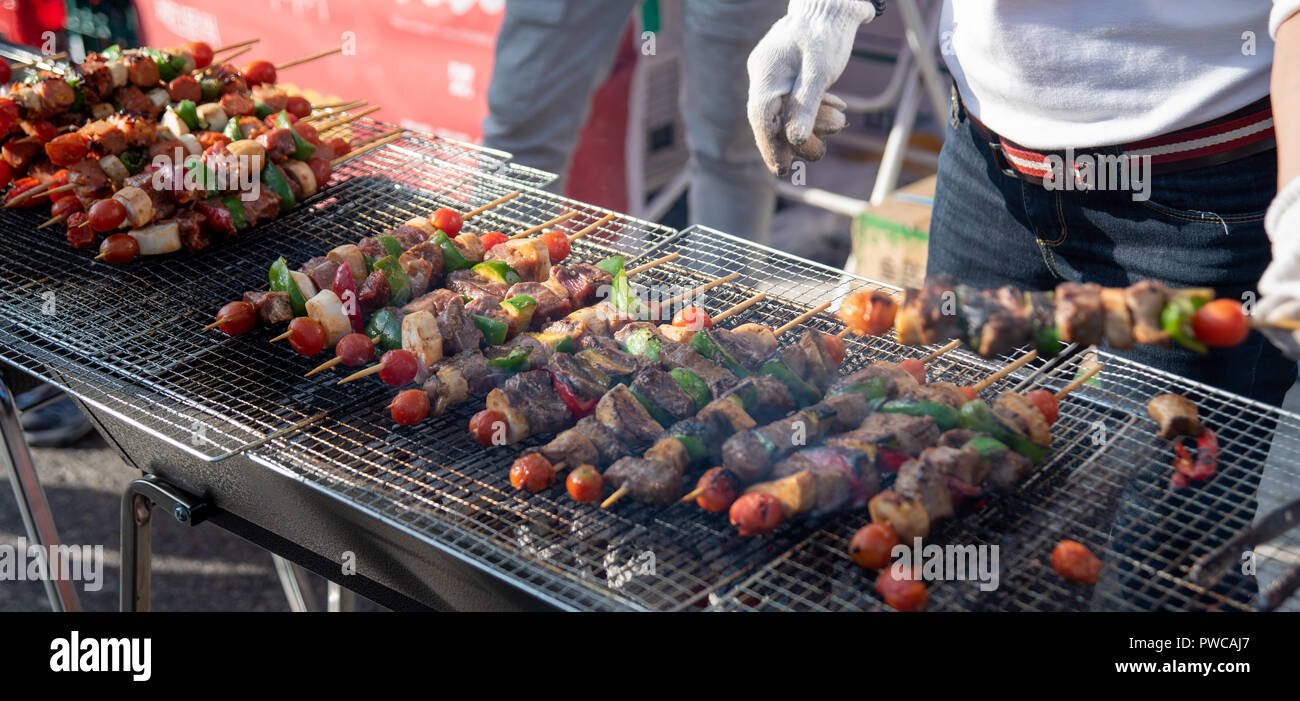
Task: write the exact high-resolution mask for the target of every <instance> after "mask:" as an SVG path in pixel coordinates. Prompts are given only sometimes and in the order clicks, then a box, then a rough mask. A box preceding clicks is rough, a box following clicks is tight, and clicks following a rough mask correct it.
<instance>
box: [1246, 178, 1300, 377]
mask: <svg viewBox="0 0 1300 701" xmlns="http://www.w3.org/2000/svg"><path fill="white" fill-rule="evenodd" d="M1264 229H1265V230H1266V231H1268V237H1269V240H1271V241H1272V242H1273V262H1272V263H1270V264H1269V266H1268V269H1267V270H1265V271H1264V276H1263V277H1261V278H1260V279H1259V295H1260V296H1259V305H1258V306H1257V307H1256V308H1255V313H1254V315H1253V316H1254V317H1255V318H1256V319H1259V320H1261V321H1263V322H1264V323H1265V324H1269V323H1273V324H1277V323H1287V322H1291V323H1295V322H1297V321H1300V178H1296V179H1294V180H1292V181H1291V183H1290V184H1288V185H1287V186H1286V187H1285V188H1283V189H1282V191H1281V192H1280V193H1278V195H1277V197H1276V198H1274V200H1273V204H1272V205H1271V206H1270V207H1269V208H1268V215H1267V216H1265V217H1264ZM1261 330H1262V331H1263V332H1264V335H1266V336H1268V339H1269V340H1270V341H1272V342H1273V345H1275V346H1277V347H1278V348H1280V349H1282V352H1283V353H1285V354H1286V355H1287V356H1288V357H1290V358H1292V359H1293V360H1300V331H1292V330H1289V329H1284V328H1270V327H1267V326H1266V327H1264V328H1263V329H1261Z"/></svg>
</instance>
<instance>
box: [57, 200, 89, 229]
mask: <svg viewBox="0 0 1300 701" xmlns="http://www.w3.org/2000/svg"><path fill="white" fill-rule="evenodd" d="M80 211H82V209H81V200H79V199H77V198H75V197H64V198H63V199H61V200H58V201H56V202H55V203H54V206H53V207H50V216H51V217H58V218H60V219H64V220H66V219H67V218H68V215H69V214H72V213H73V212H80ZM90 225H91V228H94V226H95V222H94V221H92V222H90Z"/></svg>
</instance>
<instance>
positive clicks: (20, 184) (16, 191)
mask: <svg viewBox="0 0 1300 701" xmlns="http://www.w3.org/2000/svg"><path fill="white" fill-rule="evenodd" d="M42 184H43V183H42V182H41V181H39V180H37V179H36V178H33V177H26V178H19V179H17V180H15V181H14V186H13V187H11V188H9V192H6V193H5V202H6V203H9V202H13V201H15V200H17V199H18V198H19V197H20V196H21V195H22V194H23V193H24V192H27V191H28V190H31V189H33V188H37V187H40V186H41V185H42ZM47 201H49V198H48V197H46V196H45V195H32V196H31V197H27V198H24V199H23V200H22V201H21V202H19V203H18V204H16V205H14V206H15V207H34V206H36V205H37V204H42V203H44V202H47Z"/></svg>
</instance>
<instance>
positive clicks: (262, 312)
mask: <svg viewBox="0 0 1300 701" xmlns="http://www.w3.org/2000/svg"><path fill="white" fill-rule="evenodd" d="M244 301H245V302H248V303H249V304H251V305H253V310H254V311H256V312H257V316H258V317H260V318H261V319H262V323H265V324H278V323H280V322H282V321H289V320H290V319H292V318H293V305H292V304H290V303H289V293H287V292H245V293H244Z"/></svg>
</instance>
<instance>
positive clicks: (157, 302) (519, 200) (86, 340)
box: [0, 122, 676, 460]
mask: <svg viewBox="0 0 1300 701" xmlns="http://www.w3.org/2000/svg"><path fill="white" fill-rule="evenodd" d="M349 126H350V127H352V128H353V130H354V136H355V137H357V138H360V139H366V138H371V137H373V136H374V135H375V134H378V133H380V132H382V131H384V127H383V126H382V125H379V124H377V123H361V122H354V123H353V124H352V125H349ZM457 154H460V155H457ZM444 157H446V158H450V160H445V159H444ZM467 164H468V165H467ZM481 168H488V169H489V170H490V171H491V172H485V171H484V170H482V169H481ZM499 169H500V163H498V162H497V161H496V160H495V159H487V160H484V158H483V157H482V156H481V154H480V153H479V152H478V151H477V150H476V149H474V148H471V147H467V148H465V149H460V150H457V149H456V148H455V147H454V146H452V145H449V142H447V140H445V139H437V138H434V137H428V136H424V135H418V134H407V135H406V136H404V137H403V138H401V139H399V140H397V141H394V142H392V143H390V144H388V145H386V146H384V147H382V148H380V149H376V150H374V151H370V152H368V153H364V154H362V155H360V156H357V157H356V158H354V159H352V160H349V161H347V162H345V163H343V164H340V166H339V167H338V168H336V169H335V174H336V175H335V179H333V180H332V181H331V185H330V186H329V187H328V188H326V189H324V190H322V191H321V192H320V193H318V194H316V195H315V196H313V197H312V198H310V199H308V200H306V201H305V202H304V203H303V204H302V205H301V206H300V207H299V208H298V209H297V210H295V211H293V212H290V213H289V214H288V215H286V216H284V217H281V218H279V219H277V220H275V221H273V222H270V223H268V224H266V225H264V226H260V227H257V228H255V229H252V230H250V231H248V232H245V233H243V234H241V236H240V237H239V238H238V239H236V240H233V241H228V242H223V243H220V244H216V245H214V246H212V247H210V248H208V249H205V250H203V251H201V252H199V253H197V254H186V253H178V254H174V255H171V256H166V257H161V258H142V259H139V260H138V261H136V262H133V263H131V264H128V265H124V266H111V265H107V264H103V263H95V262H92V260H91V258H93V256H94V253H93V252H92V251H76V250H73V249H71V248H69V247H68V245H67V243H66V242H65V241H63V240H62V238H63V236H62V233H61V232H60V231H59V229H57V228H52V229H45V230H39V231H38V230H36V229H35V226H36V225H37V224H38V223H40V222H41V221H42V220H43V219H44V217H43V216H41V215H40V214H38V213H37V212H36V211H9V212H7V213H6V217H5V218H4V219H3V221H0V231H2V233H3V235H0V256H2V257H3V260H4V262H3V263H2V264H0V270H3V279H4V282H5V284H4V285H3V286H0V314H3V323H2V324H0V358H3V359H5V360H7V361H9V362H10V363H12V364H14V365H17V366H19V367H23V368H26V369H28V370H29V371H31V372H33V373H34V374H37V375H40V376H43V377H46V378H48V379H50V380H51V381H53V382H54V383H55V384H57V385H60V386H62V387H64V388H65V389H68V390H71V391H73V392H75V393H77V394H78V395H79V396H83V397H85V399H86V401H88V402H89V403H91V404H92V405H94V406H97V407H99V408H100V409H102V410H105V411H109V412H111V413H113V414H114V415H116V416H119V417H120V418H122V419H124V420H126V421H128V422H130V423H132V424H134V425H136V426H138V427H140V428H142V429H145V430H147V431H149V432H151V433H154V434H156V435H158V436H160V437H162V438H163V439H165V440H167V441H169V442H170V443H172V444H173V445H175V446H177V447H179V448H181V449H184V450H186V451H188V452H190V453H191V454H193V455H195V456H197V457H199V458H202V459H205V460H212V459H218V458H221V457H223V456H226V455H228V454H230V453H231V452H232V451H238V450H239V449H240V448H242V447H244V446H246V445H248V444H250V443H254V442H256V441H259V440H262V439H264V438H265V437H266V436H268V435H275V433H276V432H278V431H285V430H291V429H292V428H293V427H295V426H298V425H300V424H301V423H302V422H304V421H309V420H311V419H312V418H313V417H317V416H319V415H320V414H321V413H322V412H326V411H337V410H338V409H339V408H340V407H344V406H349V405H351V404H353V403H354V402H355V401H357V398H358V396H362V397H364V396H365V392H366V390H365V389H363V388H361V387H356V388H348V387H346V386H345V387H335V386H334V385H333V384H332V383H331V382H330V381H328V380H327V379H326V378H324V377H321V378H315V381H308V380H303V379H302V374H303V373H304V372H305V371H306V370H307V369H308V368H309V366H310V364H311V362H310V361H309V360H308V359H296V358H289V357H287V356H288V355H290V354H287V353H286V352H285V349H284V348H277V347H275V346H274V344H270V343H267V340H268V339H269V338H271V337H272V336H273V335H275V333H277V331H275V330H273V329H266V328H264V329H259V330H258V331H256V332H254V333H252V334H251V335H248V336H245V337H240V338H229V337H226V336H224V335H223V334H221V333H220V332H216V331H208V332H203V331H201V328H202V326H204V325H205V324H206V323H207V322H208V321H209V320H210V319H211V318H212V316H213V314H214V313H215V311H216V309H217V308H219V307H220V305H221V304H223V303H224V302H226V301H229V300H232V299H239V298H240V297H241V296H242V294H243V292H244V291H246V290H257V289H262V288H264V286H265V284H266V270H267V268H268V267H269V265H270V263H271V262H272V261H274V260H275V259H276V258H277V257H278V256H282V255H283V256H285V257H286V258H287V259H288V262H289V263H290V265H291V266H294V267H296V266H297V265H298V264H300V263H301V262H303V261H304V260H306V259H307V258H309V257H311V256H313V255H320V254H323V253H325V252H326V251H328V250H330V249H331V248H333V247H335V246H337V245H340V244H343V243H350V242H355V241H356V240H357V239H359V238H361V237H363V236H373V235H377V234H379V233H382V232H384V231H386V230H389V229H391V228H393V227H394V226H397V225H399V224H401V223H402V222H404V221H406V220H407V219H409V218H411V217H414V216H424V215H427V214H428V213H429V212H430V211H432V210H433V209H436V208H438V207H443V206H449V207H455V208H458V209H460V210H462V211H464V210H467V209H469V208H471V207H474V206H477V205H481V204H485V203H487V202H490V201H492V200H494V199H496V198H498V197H501V196H502V195H505V194H507V193H510V192H513V191H516V190H520V189H521V188H520V186H518V185H516V184H515V183H514V182H513V181H510V180H506V179H504V178H501V177H498V176H496V175H493V174H492V173H494V172H496V171H497V170H499ZM568 210H576V211H577V212H579V214H578V215H577V216H575V217H573V218H572V219H570V220H569V221H568V222H565V224H564V226H567V227H574V228H577V227H582V226H586V225H588V224H591V223H594V222H595V221H596V220H597V219H599V218H601V217H602V216H603V215H605V214H606V211H605V210H601V209H598V208H595V207H591V206H587V205H582V204H579V203H576V202H572V201H569V200H565V199H563V198H561V197H558V196H555V195H551V194H549V193H544V192H539V191H535V190H528V191H526V192H524V193H523V194H521V195H520V196H518V197H516V198H514V199H512V200H510V201H509V202H507V203H505V204H503V205H501V206H499V207H496V208H494V209H492V210H489V211H488V212H485V213H483V214H481V215H479V216H478V217H475V218H473V219H471V220H470V221H468V222H467V223H466V230H469V231H480V232H482V231H488V230H493V229H499V230H502V231H507V232H509V231H514V230H518V229H522V228H525V227H527V226H530V225H533V224H537V223H540V222H542V221H546V220H549V219H551V218H554V217H555V216H556V215H558V214H559V213H561V212H565V211H568ZM675 233H676V232H674V231H673V230H671V229H667V228H664V227H659V226H657V225H653V224H649V223H646V222H641V221H638V220H635V219H631V218H627V217H622V218H616V219H614V220H612V221H610V222H608V223H606V224H605V225H603V226H602V227H601V228H600V229H599V230H598V231H596V232H594V233H592V234H590V235H588V236H587V237H586V238H585V239H583V240H581V241H579V242H577V243H576V244H575V247H574V250H575V253H574V255H575V256H576V257H577V258H578V259H586V258H593V259H594V258H600V257H603V256H605V255H609V254H611V253H620V254H626V255H631V256H634V255H636V254H637V253H639V252H641V251H642V250H644V249H648V248H651V247H653V246H654V245H656V244H658V243H660V242H661V241H663V240H667V239H668V238H670V237H671V236H672V235H674V234H675ZM296 360H302V361H304V362H295V361H296Z"/></svg>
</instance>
